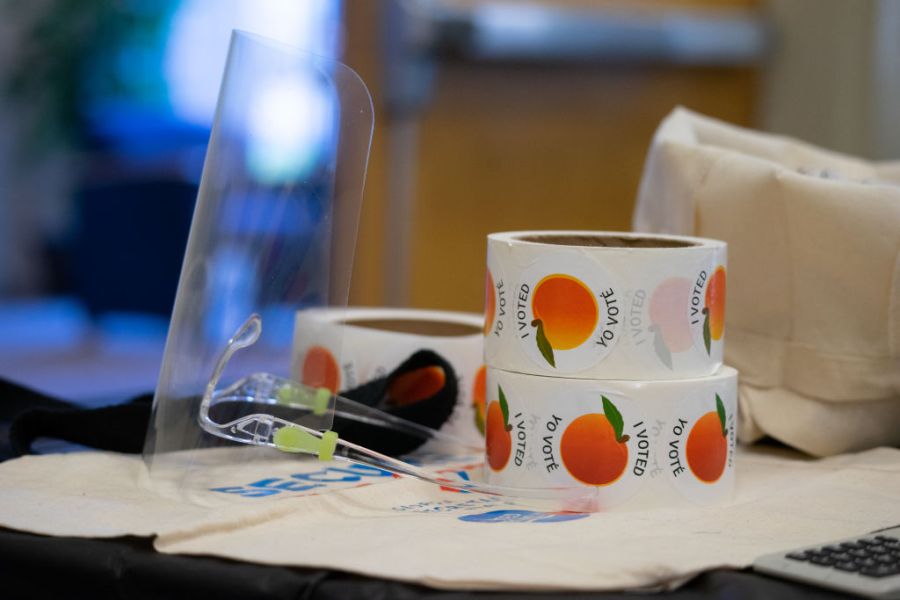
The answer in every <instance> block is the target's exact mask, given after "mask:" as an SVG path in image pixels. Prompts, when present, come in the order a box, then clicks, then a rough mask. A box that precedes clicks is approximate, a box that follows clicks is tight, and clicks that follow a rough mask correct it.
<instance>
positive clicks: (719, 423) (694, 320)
mask: <svg viewBox="0 0 900 600" xmlns="http://www.w3.org/2000/svg"><path fill="white" fill-rule="evenodd" d="M726 253H727V249H726V245H725V243H724V242H720V241H716V240H708V239H701V238H690V237H679V236H663V235H649V234H627V233H599V232H578V231H576V232H567V231H543V232H540V231H535V232H512V233H496V234H491V235H489V236H488V254H487V277H486V279H487V281H486V296H485V305H486V309H485V324H484V331H485V343H484V353H485V363H486V364H487V367H488V368H487V403H486V414H485V422H486V466H485V473H486V477H487V479H488V481H489V482H491V483H495V484H497V485H503V486H509V487H527V488H534V487H560V486H571V485H584V486H591V487H593V488H595V489H596V492H597V496H598V499H599V501H600V502H601V504H602V505H603V506H604V507H613V506H616V507H621V508H638V507H649V506H671V505H673V504H675V505H677V504H683V503H701V504H706V503H715V502H722V501H726V500H727V499H728V498H730V496H731V493H732V490H733V486H734V472H733V454H734V441H735V430H736V426H737V423H736V419H737V372H736V371H735V370H734V369H731V368H730V367H723V366H722V350H723V345H724V317H725V314H724V309H725V281H726Z"/></svg>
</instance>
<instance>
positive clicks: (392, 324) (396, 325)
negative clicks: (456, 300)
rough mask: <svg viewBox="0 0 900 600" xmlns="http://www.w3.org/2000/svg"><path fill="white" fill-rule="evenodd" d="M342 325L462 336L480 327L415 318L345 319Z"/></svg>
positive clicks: (438, 335)
mask: <svg viewBox="0 0 900 600" xmlns="http://www.w3.org/2000/svg"><path fill="white" fill-rule="evenodd" d="M342 323H343V324H344V325H352V326H353V327H362V328H364V329H375V330H378V331H390V332H394V333H410V334H413V335H428V336H436V337H462V336H467V335H475V334H480V333H481V328H480V327H475V326H472V325H467V324H465V323H449V322H446V321H428V320H421V321H419V320H416V319H345V320H344V321H342Z"/></svg>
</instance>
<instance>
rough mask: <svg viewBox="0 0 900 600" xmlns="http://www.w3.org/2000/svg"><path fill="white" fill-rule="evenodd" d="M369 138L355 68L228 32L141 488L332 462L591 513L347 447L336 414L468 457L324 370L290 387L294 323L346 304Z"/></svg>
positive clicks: (581, 502)
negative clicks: (255, 467)
mask: <svg viewBox="0 0 900 600" xmlns="http://www.w3.org/2000/svg"><path fill="white" fill-rule="evenodd" d="M372 129H373V111H372V101H371V97H370V95H369V92H368V90H367V89H366V86H365V84H364V83H363V82H362V80H361V79H360V78H359V76H358V75H357V74H356V73H355V72H354V71H352V70H351V69H349V68H348V67H346V66H345V65H343V64H341V63H339V62H336V61H331V60H328V59H324V58H321V57H318V56H314V55H311V54H308V53H306V52H303V51H301V50H299V49H296V48H293V47H290V46H287V45H284V44H281V43H278V42H274V41H271V40H267V39H264V38H261V37H259V36H255V35H251V34H247V33H242V32H235V33H234V34H233V36H232V41H231V47H230V50H229V55H228V61H227V65H226V69H225V73H224V77H223V81H222V86H221V89H220V93H219V101H218V106H217V109H216V117H215V120H214V123H213V128H212V132H211V136H210V141H209V146H208V149H207V156H206V162H205V164H204V168H203V175H202V179H201V183H200V189H199V193H198V198H197V204H196V207H195V212H194V218H193V222H192V225H191V233H190V237H189V240H188V246H187V250H186V253H185V257H184V263H183V266H182V272H181V278H180V280H179V285H178V292H177V296H176V301H175V307H174V311H173V314H172V320H171V324H170V328H169V334H168V338H167V342H166V349H165V354H164V357H163V364H162V369H161V372H160V378H159V383H158V386H157V389H156V395H155V398H154V404H153V413H152V417H151V422H150V427H149V429H148V433H147V439H146V442H145V448H144V458H145V461H146V463H147V466H148V469H149V473H150V478H151V482H153V483H154V484H155V485H158V486H162V487H165V488H167V489H169V490H176V491H179V492H181V493H185V494H186V495H188V496H190V497H195V496H196V495H195V494H193V493H192V490H202V489H210V487H211V486H215V485H217V484H218V483H220V482H218V481H216V480H215V478H216V474H217V473H221V472H223V471H224V472H227V470H228V468H229V465H235V464H240V465H241V466H242V467H246V466H247V465H252V464H254V463H266V462H268V461H278V460H281V461H283V460H284V459H285V458H286V457H290V458H291V459H300V460H302V459H306V460H326V461H328V460H339V461H351V462H355V463H361V464H364V465H368V466H371V467H377V468H379V469H383V470H387V471H391V472H393V473H396V474H400V475H406V476H412V477H416V478H418V479H421V480H424V481H428V482H431V483H435V484H437V485H441V486H443V487H451V488H456V489H461V490H468V491H474V492H481V493H487V494H492V495H502V496H506V497H509V498H510V499H513V500H516V499H525V500H526V501H529V503H532V504H533V503H538V504H540V505H542V506H546V505H550V506H551V507H552V508H554V509H568V510H587V509H590V503H591V490H587V489H584V488H561V489H534V490H531V489H518V488H516V489H512V488H500V487H497V486H491V485H488V484H484V483H480V482H478V481H466V480H462V479H460V480H449V479H448V478H447V477H445V476H441V475H437V474H435V473H432V472H430V471H427V470H425V469H422V468H419V467H417V466H414V465H412V464H410V463H409V462H405V461H402V460H399V459H397V458H395V457H391V456H387V455H386V454H382V453H380V452H377V451H374V450H372V449H370V448H367V447H365V446H362V445H359V444H355V443H353V442H352V441H349V440H345V439H342V438H341V437H340V436H339V435H338V433H337V432H335V431H334V428H333V425H334V423H335V416H336V415H337V416H338V417H339V419H347V420H353V421H357V422H361V423H366V424H368V425H371V426H373V427H378V428H380V429H381V430H383V435H385V436H390V435H404V436H411V437H413V438H418V439H420V440H423V441H436V442H439V443H440V444H441V445H442V446H444V447H454V446H455V447H457V448H461V449H463V450H468V451H469V452H471V451H472V450H473V449H472V448H471V447H467V446H466V444H465V443H464V442H459V441H458V440H455V439H454V438H452V437H451V436H448V435H446V434H443V433H441V432H438V431H435V430H434V429H430V428H428V427H424V426H422V425H419V424H416V423H413V422H410V421H407V420H404V419H402V418H398V417H396V416H393V415H391V414H388V413H386V412H383V411H380V410H378V409H376V408H372V407H370V406H366V405H363V404H360V403H357V402H354V401H352V400H349V399H347V398H343V397H341V396H340V395H338V390H336V389H332V387H331V386H329V384H328V381H329V376H328V369H329V368H333V365H330V364H328V363H327V362H323V363H322V364H321V365H319V366H318V367H316V368H318V369H320V373H318V376H317V374H316V373H312V375H313V376H312V378H311V379H310V378H309V377H307V378H305V380H304V381H305V382H304V383H300V382H298V381H295V380H292V379H291V378H290V373H291V371H292V369H291V364H290V361H291V341H292V336H293V333H294V320H295V315H296V314H297V313H298V311H304V310H314V309H322V308H329V309H335V308H337V309H340V308H342V307H346V304H347V295H348V290H349V283H350V275H351V271H352V264H353V255H354V251H355V247H356V238H357V225H358V219H359V210H360V202H361V197H362V191H363V184H364V180H365V174H366V166H367V162H368V156H369V148H370V142H371V137H372ZM340 344H341V342H340V340H337V341H336V343H335V344H334V346H333V348H334V349H335V351H336V356H335V360H336V361H337V364H340V348H341V345H340ZM313 371H315V368H314V369H313ZM307 375H309V372H308V369H307Z"/></svg>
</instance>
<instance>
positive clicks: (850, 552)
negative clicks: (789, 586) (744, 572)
mask: <svg viewBox="0 0 900 600" xmlns="http://www.w3.org/2000/svg"><path fill="white" fill-rule="evenodd" d="M753 568H754V569H755V570H757V571H760V572H762V573H767V574H770V575H777V576H779V577H786V578H789V579H795V580H798V581H803V582H805V583H810V584H813V585H818V586H822V587H826V588H831V589H835V590H840V591H842V592H849V593H853V594H858V595H860V596H865V597H869V598H900V527H894V528H891V529H885V530H882V531H878V532H875V533H872V534H869V535H863V536H860V537H856V538H848V539H845V540H837V541H834V542H831V543H829V544H824V545H820V546H811V547H809V548H800V549H798V550H792V551H790V552H778V553H775V554H768V555H765V556H762V557H760V558H758V559H756V561H755V562H754V563H753Z"/></svg>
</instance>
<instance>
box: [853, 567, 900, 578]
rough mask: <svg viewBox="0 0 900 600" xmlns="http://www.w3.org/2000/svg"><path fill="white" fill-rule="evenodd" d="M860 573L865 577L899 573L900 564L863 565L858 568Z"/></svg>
mask: <svg viewBox="0 0 900 600" xmlns="http://www.w3.org/2000/svg"><path fill="white" fill-rule="evenodd" d="M859 572H860V574H862V575H865V576H866V577H889V576H890V575H897V574H898V573H900V566H897V565H878V566H875V567H865V568H863V569H860V570H859Z"/></svg>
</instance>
